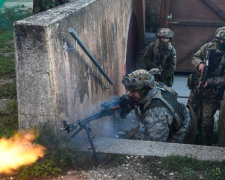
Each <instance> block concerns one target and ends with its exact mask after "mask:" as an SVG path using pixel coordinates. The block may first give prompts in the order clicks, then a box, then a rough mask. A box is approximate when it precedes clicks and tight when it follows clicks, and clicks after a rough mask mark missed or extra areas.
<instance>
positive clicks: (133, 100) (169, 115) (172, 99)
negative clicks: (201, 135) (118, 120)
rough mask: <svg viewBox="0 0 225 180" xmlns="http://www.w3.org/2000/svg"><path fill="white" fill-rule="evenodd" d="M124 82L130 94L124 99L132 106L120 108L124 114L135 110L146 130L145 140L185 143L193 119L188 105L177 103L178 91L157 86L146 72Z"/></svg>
mask: <svg viewBox="0 0 225 180" xmlns="http://www.w3.org/2000/svg"><path fill="white" fill-rule="evenodd" d="M122 83H123V85H124V86H125V88H126V89H127V90H128V91H129V92H128V94H126V95H123V96H121V98H127V100H128V102H129V103H128V105H130V106H128V105H121V109H122V113H121V115H122V116H124V114H127V113H129V111H130V110H131V109H135V114H136V117H137V119H139V120H140V121H141V122H142V123H143V125H144V128H145V132H144V139H145V140H152V141H169V142H179V143H181V142H183V140H184V136H185V135H186V134H187V132H188V129H189V126H190V122H191V118H190V113H189V110H188V109H187V108H186V107H185V105H184V104H181V103H179V102H178V101H177V93H176V92H175V91H173V90H172V89H171V88H169V87H167V86H164V84H163V83H156V82H155V79H154V76H153V75H151V74H150V73H149V72H148V71H147V70H143V69H140V70H136V71H134V72H132V73H130V74H127V75H125V76H123V80H122ZM123 112H124V114H123Z"/></svg>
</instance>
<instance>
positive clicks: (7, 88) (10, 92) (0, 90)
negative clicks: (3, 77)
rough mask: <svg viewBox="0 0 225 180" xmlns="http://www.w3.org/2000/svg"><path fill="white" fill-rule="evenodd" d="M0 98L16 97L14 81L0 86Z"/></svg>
mask: <svg viewBox="0 0 225 180" xmlns="http://www.w3.org/2000/svg"><path fill="white" fill-rule="evenodd" d="M0 98H8V99H16V83H7V84H5V85H3V86H0Z"/></svg>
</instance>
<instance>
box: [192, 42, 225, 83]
mask: <svg viewBox="0 0 225 180" xmlns="http://www.w3.org/2000/svg"><path fill="white" fill-rule="evenodd" d="M207 53H209V54H210V55H209V65H208V74H207V76H208V78H207V82H208V85H209V86H224V85H225V60H223V59H224V58H225V52H222V51H220V50H219V49H218V48H217V43H216V40H213V41H211V42H209V43H206V44H205V45H203V46H202V47H201V48H200V49H199V51H197V52H196V53H195V54H194V57H193V59H192V64H193V65H194V67H195V68H196V70H197V71H198V66H199V64H200V63H204V64H205V62H206V58H207Z"/></svg>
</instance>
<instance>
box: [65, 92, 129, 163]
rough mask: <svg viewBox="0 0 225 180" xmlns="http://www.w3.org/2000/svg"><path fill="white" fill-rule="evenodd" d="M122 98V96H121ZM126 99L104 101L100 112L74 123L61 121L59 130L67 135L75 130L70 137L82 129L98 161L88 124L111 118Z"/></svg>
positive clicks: (116, 98) (117, 98)
mask: <svg viewBox="0 0 225 180" xmlns="http://www.w3.org/2000/svg"><path fill="white" fill-rule="evenodd" d="M122 97H123V96H122ZM125 99H126V98H121V97H120V98H119V97H113V98H111V100H109V101H105V102H103V103H102V104H101V105H100V110H99V111H97V112H95V113H93V114H91V115H89V116H87V117H85V118H82V119H79V120H77V121H76V122H75V123H67V122H66V121H65V120H64V121H63V128H61V131H67V133H70V132H72V131H73V130H75V129H77V130H76V131H75V132H74V133H73V134H72V136H71V138H72V137H74V136H76V135H77V134H78V133H79V132H80V131H81V130H82V129H84V130H85V131H86V133H87V136H88V141H89V143H90V145H91V149H92V151H93V155H94V158H95V160H96V161H98V159H97V156H96V151H95V147H94V144H93V141H92V137H91V136H90V132H91V128H90V127H89V123H90V122H91V121H94V120H97V119H100V118H102V117H104V116H111V115H113V113H114V112H116V111H120V110H121V108H120V106H121V105H123V103H124V102H125Z"/></svg>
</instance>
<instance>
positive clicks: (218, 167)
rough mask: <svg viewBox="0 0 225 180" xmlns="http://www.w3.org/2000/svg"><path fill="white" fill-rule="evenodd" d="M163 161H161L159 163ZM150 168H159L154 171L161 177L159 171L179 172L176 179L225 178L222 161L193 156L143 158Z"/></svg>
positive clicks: (211, 179)
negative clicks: (205, 159) (211, 160)
mask: <svg viewBox="0 0 225 180" xmlns="http://www.w3.org/2000/svg"><path fill="white" fill-rule="evenodd" d="M159 161H161V163H158V162H159ZM143 163H145V164H146V165H147V166H148V168H149V170H153V169H157V171H155V172H154V173H155V174H156V175H157V176H158V177H160V176H161V178H166V177H163V176H162V174H160V173H159V172H160V171H162V170H164V171H166V172H167V173H169V172H177V173H176V179H180V180H192V179H193V180H195V179H201V178H203V179H206V180H220V179H225V167H224V163H222V162H210V161H199V160H197V159H195V158H192V157H182V156H169V157H166V158H154V157H148V158H145V159H144V160H143Z"/></svg>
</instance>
